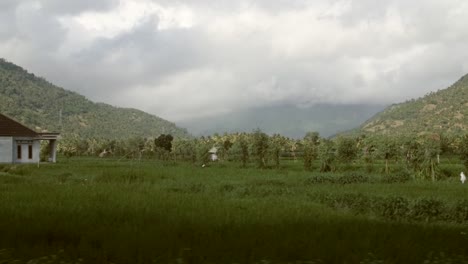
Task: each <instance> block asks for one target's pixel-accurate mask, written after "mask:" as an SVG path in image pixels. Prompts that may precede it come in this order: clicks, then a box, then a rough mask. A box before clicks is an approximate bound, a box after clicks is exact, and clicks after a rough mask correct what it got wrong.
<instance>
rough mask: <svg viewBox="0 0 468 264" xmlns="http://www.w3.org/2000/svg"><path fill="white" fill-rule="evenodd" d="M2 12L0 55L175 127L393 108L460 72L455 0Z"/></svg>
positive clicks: (146, 1) (175, 3) (49, 0)
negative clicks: (252, 114) (268, 114)
mask: <svg viewBox="0 0 468 264" xmlns="http://www.w3.org/2000/svg"><path fill="white" fill-rule="evenodd" d="M2 3H3V5H4V9H2V10H4V11H0V22H1V23H0V47H1V48H0V56H2V57H5V58H6V59H8V60H10V61H13V62H16V63H18V64H21V65H22V66H25V67H26V68H28V69H29V70H31V71H33V72H36V73H38V74H39V75H44V76H45V77H46V78H48V79H50V80H51V81H52V82H54V83H57V84H59V85H61V86H64V87H65V88H68V89H73V90H76V91H79V92H81V93H84V94H85V95H86V96H88V97H90V98H91V99H94V100H98V101H104V102H107V103H111V104H116V105H122V106H129V107H136V108H140V109H143V110H147V111H150V112H152V113H155V114H157V115H161V116H163V117H165V118H168V119H171V120H174V121H177V120H182V119H187V118H192V117H197V116H209V115H213V114H214V113H215V112H217V113H219V112H228V111H237V110H239V109H244V108H249V107H259V106H269V105H275V104H295V105H300V106H304V105H310V104H314V103H321V102H323V103H366V102H375V103H393V102H396V101H402V100H405V99H408V98H410V97H415V96H421V95H423V94H425V93H427V92H429V91H431V90H436V89H440V88H444V87H446V86H448V85H449V84H450V83H451V82H453V81H455V80H456V79H458V78H459V77H460V76H461V75H463V74H466V71H468V64H467V63H466V61H468V50H467V49H466V43H467V41H468V28H467V27H466V25H467V24H468V4H467V3H466V2H465V1H462V0H447V1H443V0H428V1H424V2H418V3H416V2H410V1H404V0H389V1H385V2H382V1H374V0H360V1H353V0H336V1H326V0H318V1H305V0H290V1H286V0H269V1H267V0H261V1H260V0H259V1H247V0H240V1H228V0H218V1H214V0H198V1H193V0H171V1H168V0H159V1H157V0H133V1H130V0H120V1H117V0H101V1H94V2H93V1H86V3H87V4H86V5H85V4H82V3H84V2H80V1H78V0H75V1H70V4H67V5H65V4H64V2H63V1H58V0H43V1H33V0H23V1H19V2H14V1H8V2H2ZM0 7H1V4H0ZM2 25H3V26H2ZM5 25H6V26H5Z"/></svg>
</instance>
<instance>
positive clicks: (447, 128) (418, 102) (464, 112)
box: [351, 75, 468, 135]
mask: <svg viewBox="0 0 468 264" xmlns="http://www.w3.org/2000/svg"><path fill="white" fill-rule="evenodd" d="M467 129H468V75H465V76H464V77H462V78H461V79H460V80H459V81H457V82H456V83H454V84H453V85H452V86H450V87H448V88H446V89H444V90H439V91H437V92H431V93H429V94H427V95H426V96H424V97H422V98H419V99H413V100H410V101H407V102H404V103H400V104H394V105H391V106H389V107H388V108H386V109H385V110H383V111H382V112H380V113H378V114H377V115H375V116H374V117H372V118H371V119H369V120H367V121H366V122H365V123H364V124H362V125H361V127H360V128H359V129H357V130H354V131H351V133H364V134H366V133H367V134H368V133H377V134H393V135H395V134H420V133H425V132H428V133H442V132H443V133H445V134H461V133H466V132H467V131H468V130H467Z"/></svg>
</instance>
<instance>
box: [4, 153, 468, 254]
mask: <svg viewBox="0 0 468 264" xmlns="http://www.w3.org/2000/svg"><path fill="white" fill-rule="evenodd" d="M300 166H301V164H295V163H293V162H291V163H288V164H285V165H284V167H283V168H282V169H279V170H276V169H275V170H257V169H253V168H247V169H241V168H239V166H238V165H236V164H214V165H212V166H210V167H208V168H201V167H199V166H195V165H192V164H174V163H161V162H155V161H149V160H144V161H140V162H135V161H117V160H96V159H72V160H69V161H65V162H63V163H58V164H54V165H50V164H46V165H40V166H39V167H37V166H4V167H3V168H2V170H1V171H2V172H1V173H0V233H1V235H0V249H3V250H0V263H2V261H3V262H4V263H6V261H12V260H14V259H18V260H19V262H18V263H21V262H27V261H30V260H31V261H36V263H47V261H48V262H50V263H54V262H53V261H56V263H59V261H64V262H70V263H72V262H74V263H76V262H78V261H79V260H82V261H83V262H85V263H91V262H94V263H151V262H154V263H301V262H302V263H345V262H346V263H360V262H361V263H382V262H383V263H423V262H424V263H432V262H433V263H436V262H437V261H439V262H441V261H442V262H448V261H452V262H453V263H464V262H465V263H467V262H468V248H467V247H464V246H462V245H467V244H468V243H467V242H468V236H467V233H468V228H467V227H466V224H467V223H468V222H467V221H468V218H466V217H467V216H468V213H467V215H465V214H464V212H468V202H466V198H467V197H468V193H467V189H466V187H465V186H462V185H461V184H459V183H458V182H456V181H454V180H452V179H449V180H446V181H442V182H436V183H432V182H417V181H407V182H404V183H388V182H385V181H383V180H382V177H380V176H379V175H361V176H356V175H354V176H353V175H352V174H347V173H342V174H327V175H325V176H324V175H321V174H317V173H310V172H303V171H302V170H300V169H298V167H300ZM320 177H330V178H332V179H339V178H340V177H343V179H342V180H330V181H324V182H317V181H315V180H314V179H315V178H320ZM346 177H354V178H352V179H356V180H349V179H347V180H344V179H345V178H346ZM363 179H364V180H363ZM405 206H406V207H405ZM402 208H403V209H402ZM435 209H437V210H435ZM433 210H435V211H433ZM452 214H453V215H452ZM2 258H3V259H2ZM41 261H42V262H41ZM379 261H380V262H379ZM31 263H32V262H31Z"/></svg>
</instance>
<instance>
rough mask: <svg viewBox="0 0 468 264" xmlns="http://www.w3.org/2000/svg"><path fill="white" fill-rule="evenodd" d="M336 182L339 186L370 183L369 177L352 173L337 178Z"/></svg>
mask: <svg viewBox="0 0 468 264" xmlns="http://www.w3.org/2000/svg"><path fill="white" fill-rule="evenodd" d="M335 182H336V183H339V184H353V183H368V182H369V177H368V176H364V175H361V174H356V173H351V174H347V175H343V176H340V177H338V178H336V180H335Z"/></svg>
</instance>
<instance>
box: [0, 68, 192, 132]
mask: <svg viewBox="0 0 468 264" xmlns="http://www.w3.org/2000/svg"><path fill="white" fill-rule="evenodd" d="M0 113H3V114H5V115H7V116H10V117H11V118H14V119H15V120H17V121H20V122H22V123H23V124H25V125H27V126H29V127H30V128H33V129H35V130H36V131H38V132H43V131H57V132H61V133H62V134H63V136H69V135H72V134H77V135H79V136H80V137H84V138H88V137H100V138H113V139H120V138H128V137H156V136H158V135H160V134H171V135H173V136H175V137H187V136H189V135H188V133H187V131H186V130H185V129H182V128H179V127H177V126H176V125H175V124H174V123H171V122H169V121H167V120H164V119H162V118H159V117H157V116H154V115H150V114H148V113H145V112H143V111H140V110H136V109H129V108H119V107H114V106H110V105H107V104H104V103H94V102H92V101H90V100H88V99H87V98H85V97H84V96H82V95H80V94H78V93H75V92H71V91H67V90H65V89H63V88H60V87H57V86H55V85H53V84H51V83H49V82H48V81H46V80H45V79H44V78H41V77H36V76H35V75H34V74H31V73H28V72H27V71H26V70H24V69H23V68H21V67H19V66H17V65H15V64H13V63H10V62H7V61H6V60H4V59H0Z"/></svg>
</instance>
